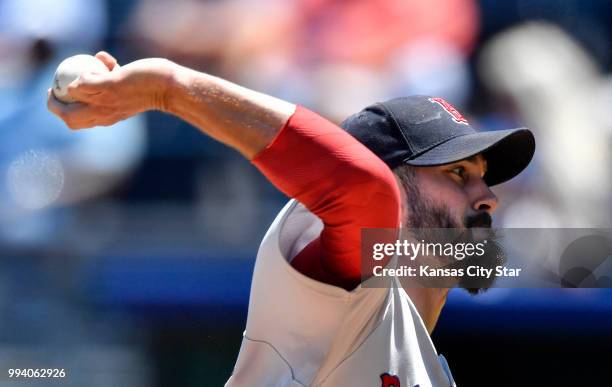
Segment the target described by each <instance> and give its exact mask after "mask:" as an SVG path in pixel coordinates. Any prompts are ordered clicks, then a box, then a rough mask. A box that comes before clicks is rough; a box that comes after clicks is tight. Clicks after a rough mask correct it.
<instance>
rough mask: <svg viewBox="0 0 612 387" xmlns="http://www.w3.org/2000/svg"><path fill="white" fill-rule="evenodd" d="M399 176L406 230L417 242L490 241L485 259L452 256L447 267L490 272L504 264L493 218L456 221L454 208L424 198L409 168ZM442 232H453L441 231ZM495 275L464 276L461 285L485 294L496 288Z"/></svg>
mask: <svg viewBox="0 0 612 387" xmlns="http://www.w3.org/2000/svg"><path fill="white" fill-rule="evenodd" d="M404 168H405V171H401V172H400V174H399V177H400V181H401V182H402V186H403V187H404V189H405V191H406V194H407V199H408V200H407V206H408V212H407V215H406V218H405V219H404V222H403V224H404V225H405V226H404V227H406V228H408V229H410V230H412V231H411V234H412V237H413V238H415V239H416V240H425V241H428V242H441V243H447V242H450V243H454V244H457V243H478V242H482V241H484V240H486V241H487V242H486V247H485V249H484V254H483V255H482V256H478V255H472V256H470V257H467V258H465V259H462V260H458V259H455V258H454V257H449V258H448V261H446V262H445V265H444V266H443V267H445V268H456V269H459V268H463V270H464V272H465V269H466V267H467V266H471V265H478V266H481V267H484V268H487V269H494V268H495V267H496V266H501V265H504V264H505V262H506V254H505V253H504V251H503V248H502V247H501V245H500V243H499V238H500V237H499V235H498V233H497V232H496V231H495V230H493V229H492V228H491V224H492V218H491V215H490V214H489V213H488V212H486V211H480V212H477V213H474V214H469V215H468V214H466V216H465V217H464V219H463V220H462V222H461V223H460V222H458V221H457V220H455V218H453V216H452V214H451V211H450V208H448V206H446V205H437V204H435V203H432V202H431V200H428V199H427V198H425V197H423V195H422V194H421V192H420V190H419V189H418V188H417V185H418V184H417V183H416V176H415V175H414V172H413V171H412V170H410V169H409V167H408V168H406V167H404ZM441 229H452V231H451V230H441ZM495 278H496V277H495V276H492V278H480V277H478V278H474V277H469V276H466V275H464V276H461V277H460V278H459V282H458V283H457V286H459V287H460V288H463V289H465V290H467V291H468V292H469V293H470V294H472V295H476V294H479V293H483V292H485V291H486V290H488V289H489V288H490V287H492V286H493V283H494V282H495Z"/></svg>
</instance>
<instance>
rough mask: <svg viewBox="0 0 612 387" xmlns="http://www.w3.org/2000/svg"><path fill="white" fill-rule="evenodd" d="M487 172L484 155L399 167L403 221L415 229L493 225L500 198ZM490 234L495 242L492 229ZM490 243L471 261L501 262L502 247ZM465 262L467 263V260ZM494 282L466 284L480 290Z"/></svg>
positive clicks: (397, 173) (483, 264)
mask: <svg viewBox="0 0 612 387" xmlns="http://www.w3.org/2000/svg"><path fill="white" fill-rule="evenodd" d="M486 172H487V162H486V160H485V159H484V157H483V156H482V155H477V156H473V157H470V158H468V159H465V160H461V161H458V162H455V163H451V164H446V165H441V166H435V167H412V166H402V167H398V168H397V169H396V170H395V174H396V176H397V177H398V179H399V182H400V187H401V188H402V194H403V206H402V207H403V208H402V210H403V216H402V224H403V225H404V227H407V228H413V229H429V228H454V229H460V230H467V229H469V228H473V227H478V228H489V227H491V224H492V217H491V215H492V214H493V213H494V212H495V209H496V208H497V204H498V200H497V197H496V196H495V195H494V194H493V192H491V190H490V188H489V187H488V185H487V184H486V183H485V181H484V179H483V178H484V175H485V173H486ZM488 236H489V238H488V239H493V242H495V240H494V235H493V234H492V233H489V234H488ZM490 246H491V249H490V250H489V251H488V253H487V254H485V256H483V257H480V258H478V262H475V261H473V260H472V261H470V262H469V264H476V265H480V266H486V267H490V266H495V265H497V264H500V261H503V255H502V252H501V249H499V247H498V246H497V244H496V243H491V244H490ZM470 259H472V258H470ZM462 263H464V264H467V260H465V261H463V262H462ZM491 284H492V283H491ZM491 284H487V286H483V287H481V288H472V287H469V286H463V287H465V288H467V289H468V290H469V291H470V292H471V293H478V291H479V290H482V289H484V288H486V287H488V285H491ZM464 285H465V284H464ZM459 286H462V283H461V282H460V283H459Z"/></svg>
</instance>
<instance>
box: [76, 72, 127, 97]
mask: <svg viewBox="0 0 612 387" xmlns="http://www.w3.org/2000/svg"><path fill="white" fill-rule="evenodd" d="M115 75H116V73H111V72H108V73H103V74H99V73H83V74H81V75H80V76H79V77H78V78H77V79H75V80H74V81H72V82H71V83H70V84H69V85H68V87H67V91H68V94H69V95H70V96H71V97H72V98H74V99H75V100H77V101H81V102H90V101H91V99H92V97H95V96H97V95H99V94H101V93H103V92H104V91H105V90H107V89H109V88H110V87H111V85H112V84H113V78H114V76H115Z"/></svg>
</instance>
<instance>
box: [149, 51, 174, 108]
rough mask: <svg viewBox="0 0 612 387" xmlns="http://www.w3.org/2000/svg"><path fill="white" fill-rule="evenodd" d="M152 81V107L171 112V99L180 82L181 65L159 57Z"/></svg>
mask: <svg viewBox="0 0 612 387" xmlns="http://www.w3.org/2000/svg"><path fill="white" fill-rule="evenodd" d="M159 61H160V62H159V64H158V66H156V71H155V78H154V81H153V82H152V86H153V90H152V98H151V108H152V109H154V110H160V111H163V112H167V113H169V112H170V110H171V107H170V105H171V100H172V99H173V95H174V94H175V92H176V89H177V86H178V83H179V79H178V78H179V76H178V72H179V67H180V66H179V65H177V64H176V63H174V62H172V61H169V60H167V59H159Z"/></svg>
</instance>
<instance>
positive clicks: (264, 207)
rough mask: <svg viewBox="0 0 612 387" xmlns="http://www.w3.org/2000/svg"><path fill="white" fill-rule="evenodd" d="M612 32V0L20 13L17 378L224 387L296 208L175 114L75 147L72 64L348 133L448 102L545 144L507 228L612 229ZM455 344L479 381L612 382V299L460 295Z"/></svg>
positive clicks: (401, 1)
mask: <svg viewBox="0 0 612 387" xmlns="http://www.w3.org/2000/svg"><path fill="white" fill-rule="evenodd" d="M611 38H612V3H611V2H609V1H605V0H582V1H577V0H564V1H551V0H505V1H495V0H480V1H476V0H436V1H428V0H355V1H344V0H216V1H212V0H209V1H203V0H201V1H196V0H180V1H178V0H177V1H164V0H140V1H138V0H0V254H1V256H0V366H2V367H3V368H2V370H6V369H7V368H9V367H21V368H24V367H25V366H27V365H33V366H38V367H41V366H44V367H45V368H47V367H59V368H64V369H66V371H67V373H68V376H69V377H68V378H67V379H66V380H64V381H62V382H61V384H63V385H70V386H82V385H87V386H91V387H97V386H104V387H106V386H111V385H112V386H130V387H138V386H174V387H188V386H220V385H223V383H224V382H225V381H226V379H227V378H228V376H229V375H230V372H231V369H232V367H233V364H234V361H235V358H236V355H237V353H238V348H239V344H240V340H241V334H242V329H243V327H244V323H245V318H246V311H247V302H248V292H249V286H250V276H251V271H252V268H253V263H254V256H255V252H256V250H257V246H258V242H259V240H260V238H261V237H262V236H263V234H264V232H265V231H266V229H267V226H268V225H269V223H270V222H271V220H272V219H273V218H274V216H275V214H276V212H277V211H278V210H279V209H280V208H281V207H282V205H283V204H284V203H285V201H286V198H285V197H283V195H282V194H280V193H278V192H277V191H276V190H275V189H274V188H273V187H272V186H271V185H270V184H269V183H267V181H266V180H265V179H264V178H263V177H261V176H260V175H259V174H258V173H257V171H256V170H255V168H253V167H252V166H251V165H249V163H247V162H246V161H244V160H242V159H241V158H240V157H239V156H238V154H237V153H235V152H233V151H231V150H229V149H226V148H224V147H223V146H221V145H219V144H217V143H215V142H214V141H213V140H211V139H209V138H207V137H205V136H203V135H201V134H200V133H199V132H198V131H197V130H195V129H194V128H192V127H190V126H188V125H187V124H185V123H183V122H181V121H179V120H177V119H175V118H173V117H170V116H167V115H164V114H161V113H147V114H145V115H142V116H139V117H135V118H133V119H130V120H128V121H125V122H122V123H120V124H117V125H115V126H113V127H110V128H104V129H101V130H93V131H81V132H76V133H75V132H70V131H69V130H68V129H67V128H66V127H65V126H64V125H63V124H62V123H61V122H60V121H59V120H58V119H56V118H55V117H53V116H52V115H51V114H50V113H48V112H47V111H46V107H45V99H46V90H47V88H48V87H50V82H51V79H52V75H53V71H54V70H55V67H56V66H57V64H58V63H59V62H60V61H61V60H62V59H63V58H65V57H67V56H69V55H72V54H75V53H85V52H87V53H92V54H93V53H94V52H96V51H97V50H100V49H105V50H107V51H109V52H111V53H113V54H114V55H115V56H116V57H117V58H118V59H119V60H120V62H121V63H126V62H129V61H132V60H135V59H138V58H142V57H149V56H156V57H167V58H170V59H172V60H175V61H177V62H179V63H181V64H184V65H187V66H191V67H193V68H196V69H199V70H202V71H206V72H209V73H212V74H215V75H219V76H222V77H225V78H227V79H229V80H232V81H235V82H237V83H240V84H243V85H246V86H249V87H252V88H255V89H257V90H260V91H264V92H267V93H271V94H273V95H276V96H279V97H282V98H285V99H288V100H290V101H292V102H296V103H301V104H303V105H305V106H307V107H309V108H311V109H313V110H315V111H318V112H320V113H321V114H323V115H324V116H326V117H328V118H330V119H332V120H335V121H340V120H341V119H343V118H344V117H345V116H346V115H348V114H350V113H352V112H355V111H357V110H359V109H361V108H362V107H364V106H365V105H368V104H370V103H371V102H373V101H376V100H382V99H385V98H390V97H394V96H398V95H408V94H419V93H421V94H433V95H438V96H442V97H445V98H446V99H448V100H449V101H451V102H452V103H454V104H455V105H456V106H457V107H458V108H460V109H461V110H462V111H464V112H465V113H466V115H467V116H468V118H469V119H470V120H471V121H472V123H473V125H474V126H476V127H478V128H481V129H499V128H509V127H517V126H527V127H530V128H532V129H533V130H534V132H535V134H536V137H537V141H538V150H537V152H536V157H535V160H534V162H533V163H532V165H531V166H530V168H529V169H528V171H527V172H526V173H524V174H523V175H521V176H520V177H519V178H517V179H515V180H513V181H512V182H511V183H509V184H506V185H504V186H502V187H498V188H495V189H494V191H495V192H496V193H497V194H498V196H499V197H500V198H501V199H502V205H501V208H500V210H499V215H498V217H497V219H496V224H497V226H499V227H610V220H611V215H612V211H611V205H612V202H611V196H610V182H611V172H610V165H611V163H610V161H611V160H610V159H611V152H610V150H611V146H612V141H611V138H612V136H611V134H612V132H611V129H612V110H611V109H610V106H612V105H611V103H612V78H611V77H610V71H611V70H612V45H611V41H612V40H611ZM279 308H282V305H279ZM434 342H435V343H436V346H437V348H438V349H439V351H440V352H442V353H443V354H444V355H445V356H446V358H447V359H448V361H449V363H450V365H451V369H452V370H453V372H454V375H455V379H456V380H457V383H458V385H460V386H610V385H612V382H611V381H610V380H611V379H610V368H609V367H610V355H609V353H610V348H611V346H612V292H610V291H609V290H607V289H606V290H601V289H600V290H596V289H581V290H560V289H559V290H550V289H549V290H543V289H494V290H492V291H490V292H489V293H488V294H486V295H484V296H481V297H477V298H471V297H469V296H468V295H467V294H465V292H461V291H458V290H456V291H452V292H451V295H450V298H449V301H448V304H447V307H446V310H445V311H444V313H443V314H442V318H441V321H440V323H439V326H438V328H437V330H436V332H435V333H434ZM2 372H5V371H2ZM21 383H24V382H18V383H14V384H15V385H17V384H19V385H21ZM27 383H28V385H47V384H58V382H50V381H44V380H43V381H40V380H38V381H31V382H27ZM0 385H2V386H4V385H7V386H8V385H12V384H11V383H10V382H9V381H8V379H7V378H6V375H5V376H2V375H0Z"/></svg>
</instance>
